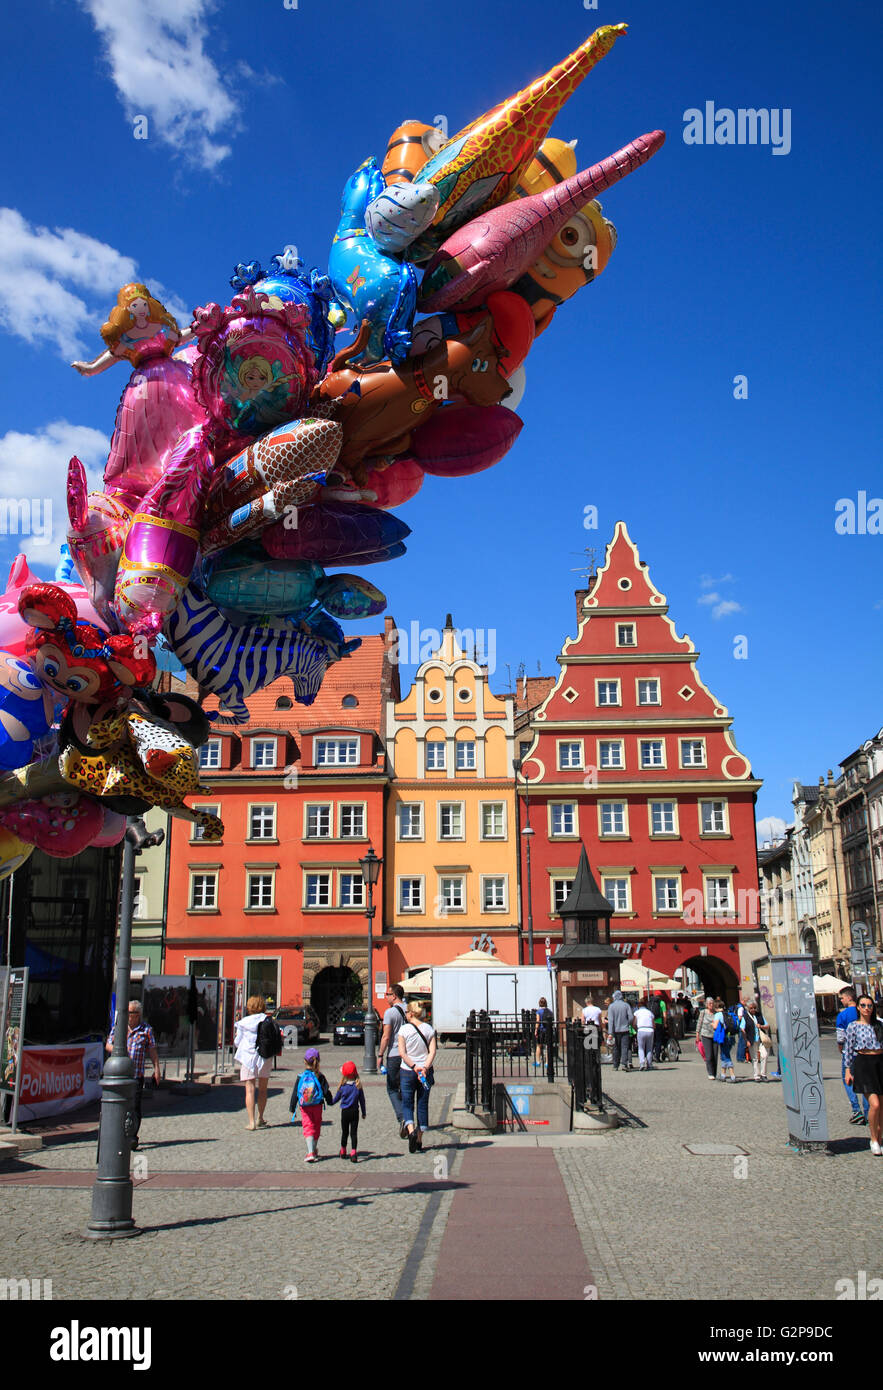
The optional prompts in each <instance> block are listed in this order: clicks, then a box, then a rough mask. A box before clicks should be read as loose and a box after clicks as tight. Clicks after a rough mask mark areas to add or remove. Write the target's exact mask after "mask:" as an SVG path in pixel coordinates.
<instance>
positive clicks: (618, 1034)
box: [607, 989, 635, 1071]
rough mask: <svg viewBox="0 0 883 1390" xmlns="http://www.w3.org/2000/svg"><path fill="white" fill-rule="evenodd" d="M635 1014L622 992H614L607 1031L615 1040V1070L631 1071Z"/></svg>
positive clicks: (608, 1012)
mask: <svg viewBox="0 0 883 1390" xmlns="http://www.w3.org/2000/svg"><path fill="white" fill-rule="evenodd" d="M634 1016H635V1013H634V1009H633V1008H632V1006H631V1004H629V1003H628V1001H627V1000H625V999H623V997H622V990H621V989H615V990H614V991H613V1003H612V1004H611V1005H610V1008H609V1009H608V1010H607V1030H608V1032H609V1033H610V1034H611V1036H612V1038H613V1070H614V1071H619V1068H620V1065H622V1068H623V1070H624V1071H631V1069H632V1066H631V1061H630V1060H629V1028H630V1027H631V1023H632V1019H633V1018H634Z"/></svg>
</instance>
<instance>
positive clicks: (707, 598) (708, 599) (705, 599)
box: [696, 592, 720, 603]
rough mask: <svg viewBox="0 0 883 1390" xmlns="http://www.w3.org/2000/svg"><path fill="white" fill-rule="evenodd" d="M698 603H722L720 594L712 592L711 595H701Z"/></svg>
mask: <svg viewBox="0 0 883 1390" xmlns="http://www.w3.org/2000/svg"><path fill="white" fill-rule="evenodd" d="M696 602H697V603H720V594H718V593H714V592H712V593H710V594H700V596H699V598H698V599H697V600H696Z"/></svg>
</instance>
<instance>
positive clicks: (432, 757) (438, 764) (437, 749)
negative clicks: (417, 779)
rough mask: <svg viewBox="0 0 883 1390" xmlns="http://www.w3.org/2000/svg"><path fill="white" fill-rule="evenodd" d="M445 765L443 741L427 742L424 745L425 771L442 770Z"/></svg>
mask: <svg viewBox="0 0 883 1390" xmlns="http://www.w3.org/2000/svg"><path fill="white" fill-rule="evenodd" d="M446 766H447V758H446V757H445V745H444V743H427V745H426V770H427V772H443V771H444V769H445V768H446Z"/></svg>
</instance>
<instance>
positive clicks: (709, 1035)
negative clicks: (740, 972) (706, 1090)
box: [696, 994, 719, 1081]
mask: <svg viewBox="0 0 883 1390" xmlns="http://www.w3.org/2000/svg"><path fill="white" fill-rule="evenodd" d="M716 1031H717V1019H716V1017H715V1001H714V998H713V997H712V995H710V994H709V996H708V998H707V999H706V1000H705V1007H704V1009H703V1010H702V1012H701V1013H700V1015H699V1017H698V1018H697V1020H696V1048H697V1050H698V1051H699V1052H701V1053H702V1056H703V1057H704V1059H705V1070H706V1073H707V1074H708V1079H709V1081H716V1080H717V1061H718V1055H719V1053H718V1045H717V1043H716V1042H715V1036H714V1035H715V1032H716Z"/></svg>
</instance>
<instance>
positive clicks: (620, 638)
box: [616, 623, 637, 647]
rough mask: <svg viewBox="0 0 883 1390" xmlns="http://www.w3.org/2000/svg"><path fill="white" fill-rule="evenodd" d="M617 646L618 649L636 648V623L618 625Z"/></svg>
mask: <svg viewBox="0 0 883 1390" xmlns="http://www.w3.org/2000/svg"><path fill="white" fill-rule="evenodd" d="M616 645H617V646H618V647H635V646H637V642H636V640H635V625H634V623H617V624H616Z"/></svg>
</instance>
